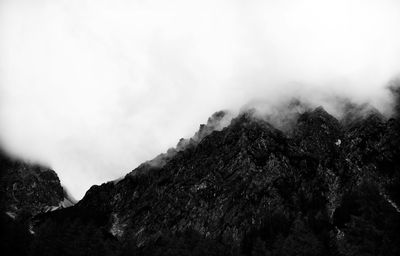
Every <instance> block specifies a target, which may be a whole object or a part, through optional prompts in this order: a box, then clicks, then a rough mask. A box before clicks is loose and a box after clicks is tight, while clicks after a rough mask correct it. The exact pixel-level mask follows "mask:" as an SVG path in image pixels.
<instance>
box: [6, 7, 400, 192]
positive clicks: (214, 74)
mask: <svg viewBox="0 0 400 256" xmlns="http://www.w3.org/2000/svg"><path fill="white" fill-rule="evenodd" d="M399 31H400V1H396V0H358V1H356V0H335V1H323V0H293V1H290V0H282V1H275V0H265V1H257V0H254V1H251V0H229V1H228V0H227V1H225V0H201V1H191V0H169V1H163V0H152V1H150V0H149V1H146V0H35V1H30V0H0V141H1V145H2V146H3V147H4V148H5V149H6V150H8V152H10V154H13V155H15V156H18V157H21V158H24V159H26V160H29V161H35V162H40V163H43V164H45V165H48V166H50V167H51V168H53V169H54V170H55V171H56V172H57V174H58V175H59V177H60V180H61V182H62V184H63V185H64V186H65V187H66V188H67V189H68V190H69V191H70V193H71V194H72V195H73V196H74V197H75V198H77V199H80V198H81V197H82V196H83V195H84V193H85V192H86V190H87V189H88V188H89V187H90V186H91V185H93V184H101V183H103V182H106V181H109V180H114V179H117V178H119V177H121V176H124V175H125V174H126V173H128V172H129V171H131V170H132V169H134V168H135V167H137V166H138V165H139V164H140V163H142V162H143V161H146V160H149V159H151V158H153V157H155V156H156V155H158V154H159V153H162V152H165V151H166V150H167V149H168V148H169V147H172V146H175V145H176V143H177V142H178V140H179V139H180V138H182V137H190V136H192V135H193V134H194V133H195V131H196V130H197V129H198V126H199V124H200V123H205V122H206V121H207V118H208V117H209V116H210V115H211V114H212V113H214V112H215V111H218V110H221V109H228V110H231V111H233V112H235V111H236V112H237V111H238V110H239V109H240V108H241V107H242V106H243V105H245V104H247V103H248V102H251V101H263V102H268V104H277V103H279V102H280V101H282V99H284V98H287V97H301V98H303V99H306V100H308V101H310V102H314V103H315V104H320V105H323V106H324V107H326V108H328V109H329V107H330V104H331V99H332V98H335V97H336V96H340V97H348V98H351V99H352V100H353V101H355V102H359V103H362V102H368V103H370V104H371V105H373V106H375V107H376V108H378V109H379V110H381V111H383V112H385V111H386V112H390V96H389V93H388V91H387V90H386V89H385V86H386V85H387V83H388V82H389V81H390V80H391V79H393V78H394V77H396V76H398V75H399V72H400V33H399Z"/></svg>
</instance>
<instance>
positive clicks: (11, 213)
mask: <svg viewBox="0 0 400 256" xmlns="http://www.w3.org/2000/svg"><path fill="white" fill-rule="evenodd" d="M6 214H7V215H8V216H9V217H10V218H11V219H14V220H15V218H16V217H17V214H16V213H15V212H6Z"/></svg>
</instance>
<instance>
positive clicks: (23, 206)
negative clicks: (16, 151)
mask: <svg viewBox="0 0 400 256" xmlns="http://www.w3.org/2000/svg"><path fill="white" fill-rule="evenodd" d="M0 196H1V211H2V213H6V214H7V215H8V216H9V217H11V218H13V219H15V218H17V217H18V216H20V215H21V214H22V215H26V217H28V216H34V215H36V214H38V213H42V212H45V211H48V210H52V209H55V208H58V207H60V206H62V205H64V204H65V203H67V204H68V202H67V201H69V200H68V199H65V193H64V190H63V188H62V186H61V184H60V180H59V179H58V176H57V174H56V173H55V172H54V171H53V170H51V169H48V168H46V167H43V166H40V165H35V164H29V163H26V162H23V161H20V160H14V159H12V158H10V157H8V156H6V155H5V154H4V153H0Z"/></svg>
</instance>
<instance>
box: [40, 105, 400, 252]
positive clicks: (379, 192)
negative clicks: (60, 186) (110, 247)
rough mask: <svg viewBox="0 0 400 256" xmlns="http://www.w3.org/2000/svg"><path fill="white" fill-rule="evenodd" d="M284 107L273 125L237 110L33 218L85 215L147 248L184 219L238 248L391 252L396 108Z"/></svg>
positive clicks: (399, 143)
mask: <svg viewBox="0 0 400 256" xmlns="http://www.w3.org/2000/svg"><path fill="white" fill-rule="evenodd" d="M294 118H295V120H294V121H293V122H290V123H292V124H293V126H292V127H290V128H289V129H284V130H285V132H283V131H282V130H278V129H276V128H274V127H273V126H272V125H271V124H270V123H269V122H267V121H265V120H268V118H259V117H255V116H254V115H253V114H252V112H246V113H243V114H241V115H239V116H238V117H236V118H234V119H233V120H232V122H231V123H230V125H228V126H227V127H225V128H223V129H222V130H214V131H210V132H207V134H206V135H205V136H202V137H201V138H200V139H198V140H197V141H196V143H188V144H185V147H184V148H183V149H182V150H175V151H174V153H173V154H172V155H169V157H164V158H162V160H163V161H161V162H162V164H159V165H157V164H154V165H152V168H150V167H149V166H147V167H146V166H144V165H142V166H140V167H138V169H136V170H133V171H132V173H130V174H128V175H127V176H126V177H125V178H124V179H122V180H120V181H119V182H116V183H115V182H114V183H112V182H110V183H106V184H103V185H101V186H93V187H92V188H91V189H90V190H89V191H88V192H87V194H86V195H85V197H84V198H83V199H82V200H81V201H80V202H79V203H78V204H77V205H76V206H74V207H72V208H69V209H66V210H62V211H55V212H53V213H51V214H47V215H45V216H42V217H41V220H44V219H47V220H53V221H55V222H62V220H65V219H66V218H68V219H71V218H72V219H79V220H80V221H83V222H92V223H95V225H96V226H97V227H99V228H101V229H102V230H107V232H109V233H110V234H112V236H113V237H114V238H116V239H117V240H119V241H122V242H124V243H126V242H128V243H130V244H132V243H133V247H134V248H136V249H137V248H139V249H138V250H140V252H141V253H146V252H147V253H149V254H150V255H164V254H162V253H161V254H157V253H156V252H155V251H154V248H157V246H162V242H160V241H165V237H168V236H177V235H178V236H179V234H184V233H185V232H187V231H188V230H190V231H193V232H195V233H196V234H199V235H200V236H201V237H203V238H204V239H208V240H207V241H209V240H210V241H218V243H221V244H223V245H224V246H227V248H229V250H231V251H230V252H232V253H233V250H234V249H232V248H239V249H238V250H239V251H240V253H243V254H245V255H255V254H253V252H254V250H256V249H257V248H258V249H259V250H261V251H263V252H265V253H266V254H267V253H270V254H273V255H361V254H363V253H364V254H365V255H398V254H399V253H400V251H399V246H398V244H400V241H399V237H400V236H399V235H400V234H399V230H400V211H399V206H400V193H399V185H400V139H399V138H400V123H399V119H397V118H392V119H389V120H386V119H385V118H384V117H383V116H382V115H380V114H379V113H376V112H374V111H371V112H369V113H367V114H366V115H363V116H357V117H355V116H354V115H352V116H347V117H345V118H344V119H343V120H337V119H336V118H334V117H333V116H331V115H330V114H328V113H327V112H326V111H325V110H324V109H323V108H316V109H314V110H308V111H305V112H304V113H298V114H297V115H295V117H294ZM286 128H287V127H286ZM201 129H204V127H202V128H201ZM198 134H201V130H200V132H199V133H198ZM160 243H161V245H160ZM396 244H397V245H396ZM368 253H369V254H368ZM264 255H265V254H264Z"/></svg>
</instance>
